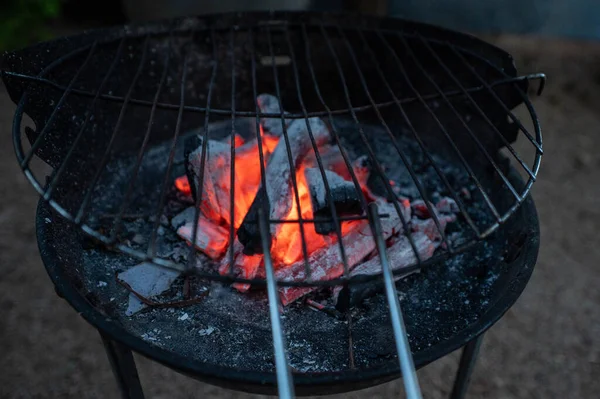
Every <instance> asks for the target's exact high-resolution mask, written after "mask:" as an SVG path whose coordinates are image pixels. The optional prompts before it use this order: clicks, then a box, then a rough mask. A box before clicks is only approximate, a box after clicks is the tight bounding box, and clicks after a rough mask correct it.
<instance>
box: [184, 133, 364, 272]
mask: <svg viewBox="0 0 600 399" xmlns="http://www.w3.org/2000/svg"><path fill="white" fill-rule="evenodd" d="M260 135H261V140H262V150H263V154H264V158H265V159H268V157H269V155H270V154H271V153H272V152H273V151H274V150H275V147H276V146H277V143H278V142H279V138H278V137H272V136H269V135H266V134H264V131H263V128H262V126H260ZM234 140H235V146H236V148H239V147H241V146H242V145H243V144H247V143H244V141H243V139H242V138H241V137H239V136H238V135H236V136H234ZM258 159H259V151H258V144H256V145H255V147H254V148H251V149H250V150H248V149H245V150H244V151H240V152H237V153H236V157H235V176H234V177H235V179H234V187H233V193H234V196H235V198H234V218H233V219H234V220H233V225H234V227H235V229H236V230H237V228H239V226H240V225H241V223H242V222H243V220H244V217H245V216H246V213H247V212H248V209H250V206H251V205H252V202H253V201H254V198H255V196H256V193H257V191H258V188H259V187H260V184H261V170H260V164H259V162H257V160H258ZM221 166H223V165H221ZM265 166H266V165H265ZM217 168H219V169H220V166H219V165H217ZM304 170H305V166H304V165H301V166H300V167H299V168H298V169H297V170H296V182H297V187H298V198H299V202H300V203H299V205H298V204H297V202H296V195H295V193H294V192H292V195H291V198H292V204H291V207H290V211H289V213H288V215H287V216H286V217H285V218H284V220H290V221H292V222H290V223H283V224H282V225H281V227H280V229H279V231H278V234H277V236H276V237H273V242H272V245H271V253H272V256H273V260H274V264H275V265H276V267H285V265H290V264H292V263H294V262H296V261H298V260H299V259H301V258H302V256H303V249H302V237H301V230H300V224H299V223H298V222H293V221H295V220H298V206H299V208H300V214H301V216H302V218H303V219H313V217H314V215H313V209H312V202H311V199H310V191H309V188H308V183H307V182H306V177H305V176H304ZM230 182H231V176H230V174H229V173H223V174H222V175H220V176H219V177H218V178H217V181H216V182H215V183H216V185H217V186H218V187H219V188H220V189H222V190H224V192H230V189H231V187H230ZM175 187H176V188H177V189H178V190H179V191H181V192H182V193H185V194H189V193H190V192H191V190H190V185H189V182H188V179H187V177H186V176H181V177H178V178H177V179H176V180H175ZM291 190H293V188H291ZM222 206H223V205H222ZM223 210H225V212H227V215H222V216H223V220H224V221H225V224H227V222H228V221H229V220H230V215H229V213H230V212H231V210H230V206H229V204H224V207H223ZM223 210H222V211H221V213H222V212H223ZM353 225H354V223H342V226H341V227H342V234H347V233H348V232H349V231H350V230H351V228H352V226H353ZM225 227H228V226H225ZM303 228H304V237H305V242H306V249H307V253H308V255H310V254H311V253H312V252H314V251H315V250H316V249H318V248H321V247H323V246H326V245H332V244H335V242H336V241H337V240H336V237H335V236H333V235H332V236H324V235H320V234H318V233H317V232H316V231H315V225H314V223H312V222H306V223H304V224H303Z"/></svg>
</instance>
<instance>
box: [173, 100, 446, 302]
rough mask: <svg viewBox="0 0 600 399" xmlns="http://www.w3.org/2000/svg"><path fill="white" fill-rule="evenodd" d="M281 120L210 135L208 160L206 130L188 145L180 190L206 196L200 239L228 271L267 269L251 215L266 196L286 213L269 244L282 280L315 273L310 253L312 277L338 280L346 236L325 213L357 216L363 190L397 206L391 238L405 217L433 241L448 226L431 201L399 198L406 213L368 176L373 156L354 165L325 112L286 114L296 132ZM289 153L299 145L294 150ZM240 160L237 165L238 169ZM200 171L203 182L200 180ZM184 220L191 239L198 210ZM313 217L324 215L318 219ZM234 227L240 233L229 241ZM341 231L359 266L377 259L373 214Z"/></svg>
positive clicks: (273, 210) (296, 293)
mask: <svg viewBox="0 0 600 399" xmlns="http://www.w3.org/2000/svg"><path fill="white" fill-rule="evenodd" d="M259 100H260V104H259V106H261V107H263V108H265V110H266V111H265V110H262V111H263V112H266V113H274V112H279V103H278V101H276V100H277V99H276V98H274V97H272V96H268V95H264V96H263V97H261V98H260V99H259ZM277 121H278V123H274V120H273V119H269V118H263V119H261V124H260V126H259V128H260V131H259V137H257V138H256V139H253V138H250V139H244V138H243V137H242V136H240V135H238V134H235V135H233V136H230V137H229V138H228V139H226V140H223V141H216V140H209V142H208V143H205V144H208V145H207V147H206V148H207V152H206V159H203V158H202V152H201V151H199V149H200V148H201V144H202V141H201V139H198V140H200V145H199V144H198V143H194V144H193V146H192V148H190V149H189V150H190V151H189V152H188V153H189V154H190V155H189V156H188V155H186V157H187V159H186V162H187V164H186V170H187V171H188V174H187V176H181V177H178V178H177V179H176V180H175V187H176V188H177V190H179V191H180V192H181V193H184V194H186V195H190V194H191V193H193V194H194V195H196V193H202V197H201V198H199V199H200V211H201V212H200V219H199V222H198V229H197V230H198V231H197V235H196V239H195V242H194V245H195V247H196V248H197V249H198V250H199V251H201V252H203V253H204V254H206V255H208V256H209V257H210V258H212V259H215V260H217V261H219V263H220V265H219V269H218V270H219V273H220V274H222V275H229V274H231V275H233V276H235V277H239V278H244V279H248V280H251V279H254V278H256V277H257V276H264V264H263V255H262V251H258V250H256V240H258V244H261V240H260V234H259V237H258V239H257V238H256V234H257V231H258V230H257V227H256V223H252V222H255V220H256V219H255V218H256V217H257V216H256V214H257V210H258V209H260V207H261V206H264V205H268V206H269V208H270V210H269V211H270V217H271V219H278V220H279V222H278V223H276V224H273V225H272V226H271V227H270V228H271V236H272V237H271V251H270V252H271V255H272V259H273V265H274V267H275V269H276V276H277V277H278V278H281V279H283V280H288V281H296V280H298V279H300V280H302V279H304V278H305V277H306V276H304V273H305V265H304V261H303V259H304V256H306V259H308V261H309V266H310V270H311V278H312V279H316V280H322V279H331V278H337V277H339V276H340V275H341V274H342V272H343V269H344V268H343V262H342V258H341V255H340V253H339V244H338V243H337V241H338V236H337V234H335V230H336V228H335V226H333V224H332V222H330V221H324V219H328V218H327V217H326V216H327V214H328V212H331V209H332V208H333V209H335V211H336V213H338V215H340V214H343V215H354V214H357V213H358V212H361V209H360V208H361V206H360V205H361V201H362V199H361V198H362V197H361V196H362V195H363V192H364V195H366V197H367V198H370V199H371V200H376V201H377V202H378V203H379V208H380V210H381V211H382V212H384V213H388V214H389V216H388V218H387V219H384V221H383V224H382V225H383V230H384V234H383V235H384V239H386V240H387V239H390V240H391V241H392V243H390V242H388V245H392V244H393V243H394V242H396V241H394V240H395V238H392V237H395V236H398V234H399V233H400V232H401V230H402V224H401V223H400V220H401V219H404V220H407V221H409V222H411V223H412V229H413V231H414V232H415V234H416V233H418V234H423V236H424V237H427V238H428V239H430V240H432V242H434V241H435V242H439V236H438V235H439V234H438V235H436V233H439V232H438V231H436V230H435V229H434V227H435V226H434V224H433V222H432V220H431V219H426V218H428V217H429V215H428V214H427V213H428V207H426V206H424V203H418V202H417V203H413V204H411V203H410V202H409V201H408V200H407V199H400V210H399V211H400V212H403V213H404V215H402V218H400V217H399V215H398V214H397V213H396V212H397V209H396V208H395V207H394V206H393V205H392V204H389V203H388V202H387V201H386V200H384V199H381V198H376V197H375V196H374V195H373V194H372V193H371V192H370V191H369V189H368V187H367V183H366V182H367V179H368V177H369V173H370V167H369V162H368V160H367V159H366V157H359V158H358V159H356V160H355V161H354V162H353V163H352V168H350V169H351V170H349V169H348V167H347V165H346V163H345V161H344V159H343V157H342V156H341V153H340V152H339V148H337V146H334V145H331V144H329V143H328V142H329V141H330V136H329V130H328V128H327V126H326V125H325V123H323V121H321V120H320V119H318V118H310V119H309V120H307V122H306V123H305V122H304V121H298V120H287V119H286V120H285V129H286V137H287V139H288V140H287V141H281V140H285V139H284V138H283V126H281V120H279V119H277ZM306 124H309V125H310V126H311V129H312V132H313V138H314V139H315V142H316V143H317V145H318V146H319V152H320V154H321V157H320V159H321V163H322V165H323V167H324V168H325V174H321V173H320V170H319V169H318V168H317V166H318V165H317V163H316V158H315V154H314V152H313V151H312V144H311V143H310V141H307V140H305V139H307V137H305V136H308V127H307V125H306ZM232 140H233V142H232ZM259 142H261V143H262V148H259ZM232 144H233V147H234V148H232ZM282 144H285V146H283V145H282ZM309 149H310V151H309ZM232 150H235V158H234V159H231V152H232ZM260 150H262V155H263V160H264V165H262V166H263V167H264V169H265V174H266V176H265V178H266V182H265V183H266V185H265V187H263V186H262V183H263V182H262V181H261V174H262V172H263V170H262V168H261V165H260V161H259V160H260V152H261V151H260ZM186 151H187V150H186ZM289 152H292V158H291V159H290V158H289ZM231 168H234V169H233V170H234V173H233V176H232V173H231V170H232V169H231ZM200 171H204V176H203V179H200V176H199V174H200ZM352 174H354V175H355V176H356V178H357V181H358V183H359V185H360V187H361V188H362V191H363V192H360V191H361V190H357V189H356V187H355V186H354V183H353V182H352V178H351V175H352ZM188 176H189V180H188ZM232 177H233V180H232ZM292 177H294V178H295V183H296V184H293V180H294V179H292ZM323 179H324V180H323ZM201 180H202V181H203V184H204V186H203V187H200V188H199V187H198V185H199V184H200V181H201ZM325 183H327V184H325ZM389 183H390V185H391V186H394V188H396V187H395V186H396V185H395V183H394V181H392V180H390V181H389ZM325 186H327V187H329V191H325ZM294 187H296V188H297V192H295V191H294ZM325 193H327V196H326V195H325ZM232 196H233V198H232ZM265 201H266V202H265ZM330 201H331V202H330ZM437 206H438V209H434V211H436V212H438V211H439V212H440V213H441V214H443V215H444V217H440V218H439V219H440V222H441V223H442V224H443V226H442V228H444V227H445V225H446V224H447V223H449V222H452V221H453V220H454V219H453V216H452V213H454V212H455V211H456V209H455V208H457V206H456V204H455V203H453V202H450V200H445V202H443V201H441V202H440V203H439V204H438V205H437ZM313 207H314V208H313ZM411 209H413V210H415V214H416V216H418V217H422V219H426V220H416V221H411V217H412V215H411ZM188 210H192V212H189V214H195V212H193V208H189V209H188ZM344 212H346V213H344ZM253 214H254V216H252V215H253ZM323 215H325V217H323ZM299 218H302V219H303V220H310V221H307V222H304V223H303V224H302V225H301V224H300V223H298V219H299ZM329 219H330V218H329ZM174 220H175V218H174ZM182 220H183V221H184V224H180V225H178V226H177V227H176V228H178V234H179V235H180V237H182V238H183V239H185V240H186V241H188V243H189V242H190V241H192V233H193V229H192V226H193V221H192V220H190V218H189V216H188V217H187V219H186V218H185V217H184V218H182ZM314 220H319V222H318V223H315V222H314ZM248 224H249V225H250V226H248ZM273 226H276V228H273ZM332 226H333V228H332ZM232 227H233V230H234V237H235V240H234V241H233V242H230V229H231V228H232ZM340 230H341V236H342V243H341V244H343V246H344V248H345V249H346V253H345V256H346V258H347V262H348V266H349V267H350V268H352V267H354V266H357V265H359V264H361V262H364V261H365V260H366V259H370V256H371V254H372V253H373V251H374V249H375V244H374V240H373V237H372V236H371V232H370V229H369V226H368V223H367V222H366V221H365V220H357V221H347V222H343V223H341V226H340ZM302 232H303V234H302ZM259 246H260V245H259ZM423 247H424V248H429V247H428V246H423ZM304 251H306V254H304ZM411 259H412V258H411ZM369 270H370V269H369ZM233 287H234V288H235V289H237V290H239V291H241V292H245V291H248V290H249V289H250V288H251V287H250V285H249V284H234V285H233ZM311 290H312V289H310V288H285V289H283V291H281V290H280V294H281V295H282V301H283V303H284V304H287V303H290V302H292V301H294V300H296V299H298V298H300V297H302V296H303V295H306V294H307V293H309V292H310V291H311Z"/></svg>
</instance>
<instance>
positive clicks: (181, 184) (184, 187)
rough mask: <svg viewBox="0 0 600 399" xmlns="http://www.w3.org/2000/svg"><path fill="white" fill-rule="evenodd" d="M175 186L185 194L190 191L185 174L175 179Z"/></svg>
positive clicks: (188, 193)
mask: <svg viewBox="0 0 600 399" xmlns="http://www.w3.org/2000/svg"><path fill="white" fill-rule="evenodd" d="M175 187H176V188H177V190H179V191H181V192H182V193H183V194H185V195H190V194H191V193H192V189H191V187H190V182H189V181H188V178H187V176H185V175H184V176H179V177H178V178H177V179H175Z"/></svg>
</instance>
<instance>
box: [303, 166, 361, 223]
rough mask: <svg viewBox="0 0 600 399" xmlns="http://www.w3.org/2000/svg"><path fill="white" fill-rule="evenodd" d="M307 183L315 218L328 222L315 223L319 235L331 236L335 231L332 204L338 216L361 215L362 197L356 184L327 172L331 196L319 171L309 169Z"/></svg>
mask: <svg viewBox="0 0 600 399" xmlns="http://www.w3.org/2000/svg"><path fill="white" fill-rule="evenodd" d="M304 175H305V177H306V183H307V184H308V189H309V191H310V200H311V204H312V210H313V217H314V218H315V219H325V220H327V221H323V222H315V231H316V232H317V233H319V234H329V233H332V232H334V231H335V224H334V223H333V220H332V218H333V215H332V211H331V203H330V200H331V201H332V202H333V206H334V207H335V210H336V212H337V214H338V215H340V216H343V215H352V214H360V213H361V206H360V196H359V193H358V192H357V190H356V187H355V186H354V183H352V182H350V181H346V180H344V179H343V178H342V177H341V176H339V175H338V174H336V173H334V172H332V171H330V170H326V171H325V179H327V183H328V185H329V192H330V194H331V195H330V196H329V195H327V190H326V189H325V180H324V177H323V175H322V174H321V171H320V170H319V169H314V168H307V169H306V170H305V171H304Z"/></svg>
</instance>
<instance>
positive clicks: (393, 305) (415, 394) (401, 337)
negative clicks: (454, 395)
mask: <svg viewBox="0 0 600 399" xmlns="http://www.w3.org/2000/svg"><path fill="white" fill-rule="evenodd" d="M369 216H370V218H371V222H372V225H373V226H372V228H373V233H374V238H375V244H376V245H377V252H378V253H379V257H380V259H381V268H382V270H383V281H384V283H385V293H386V296H387V301H388V305H389V307H390V316H391V319H392V328H393V329H394V338H395V342H396V351H397V352H398V360H399V361H400V370H401V371H402V381H403V382H404V389H405V391H406V397H407V398H408V399H422V397H423V396H422V395H421V388H420V387H419V381H418V380H417V372H416V370H415V364H414V362H413V358H412V353H411V351H410V345H409V343H408V336H407V334H406V326H405V325H404V319H403V317H402V310H401V309H400V301H399V300H398V295H397V293H396V285H395V284H394V277H393V274H392V269H391V267H390V264H389V262H388V257H387V252H386V248H385V242H384V241H383V236H382V231H381V220H380V219H379V214H378V212H377V204H376V203H374V202H372V203H371V204H369Z"/></svg>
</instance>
